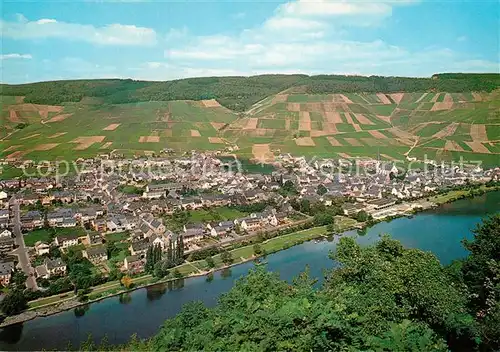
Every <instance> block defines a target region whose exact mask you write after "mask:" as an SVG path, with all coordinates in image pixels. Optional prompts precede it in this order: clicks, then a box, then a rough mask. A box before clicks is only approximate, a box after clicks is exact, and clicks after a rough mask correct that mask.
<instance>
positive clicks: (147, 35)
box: [0, 15, 157, 46]
mask: <svg viewBox="0 0 500 352" xmlns="http://www.w3.org/2000/svg"><path fill="white" fill-rule="evenodd" d="M0 30H1V32H2V36H3V37H7V38H13V39H44V38H61V39H67V40H75V41H76V40H77V41H86V42H90V43H94V44H100V45H124V46H125V45H137V46H147V45H154V44H156V41H157V39H156V32H155V31H154V30H153V29H151V28H146V27H137V26H134V25H124V24H119V23H113V24H109V25H106V26H103V27H95V26H92V25H85V24H79V23H68V22H59V21H57V20H55V19H47V18H43V19H39V20H37V21H29V20H27V19H26V18H25V17H24V16H23V15H18V20H17V21H16V22H8V21H3V20H2V21H0Z"/></svg>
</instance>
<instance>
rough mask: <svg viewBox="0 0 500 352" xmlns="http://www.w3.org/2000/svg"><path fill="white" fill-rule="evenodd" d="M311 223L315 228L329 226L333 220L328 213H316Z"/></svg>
mask: <svg viewBox="0 0 500 352" xmlns="http://www.w3.org/2000/svg"><path fill="white" fill-rule="evenodd" d="M313 222H314V225H315V226H324V225H330V224H333V223H334V222H335V218H334V217H333V215H331V214H329V213H316V214H315V215H314V219H313Z"/></svg>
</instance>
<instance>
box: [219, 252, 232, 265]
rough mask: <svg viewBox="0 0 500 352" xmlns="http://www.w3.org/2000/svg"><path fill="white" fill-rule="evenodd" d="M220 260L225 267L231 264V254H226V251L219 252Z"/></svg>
mask: <svg viewBox="0 0 500 352" xmlns="http://www.w3.org/2000/svg"><path fill="white" fill-rule="evenodd" d="M220 259H221V260H222V262H223V263H224V264H226V265H230V264H232V263H233V255H232V253H231V252H228V251H227V250H224V251H222V252H221V254H220Z"/></svg>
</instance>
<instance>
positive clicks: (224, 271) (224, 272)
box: [220, 268, 232, 279]
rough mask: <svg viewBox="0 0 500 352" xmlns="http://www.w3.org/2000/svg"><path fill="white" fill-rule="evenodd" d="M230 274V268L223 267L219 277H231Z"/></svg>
mask: <svg viewBox="0 0 500 352" xmlns="http://www.w3.org/2000/svg"><path fill="white" fill-rule="evenodd" d="M231 275H232V271H231V268H224V269H222V270H221V272H220V277H222V278H223V279H227V278H229V277H231Z"/></svg>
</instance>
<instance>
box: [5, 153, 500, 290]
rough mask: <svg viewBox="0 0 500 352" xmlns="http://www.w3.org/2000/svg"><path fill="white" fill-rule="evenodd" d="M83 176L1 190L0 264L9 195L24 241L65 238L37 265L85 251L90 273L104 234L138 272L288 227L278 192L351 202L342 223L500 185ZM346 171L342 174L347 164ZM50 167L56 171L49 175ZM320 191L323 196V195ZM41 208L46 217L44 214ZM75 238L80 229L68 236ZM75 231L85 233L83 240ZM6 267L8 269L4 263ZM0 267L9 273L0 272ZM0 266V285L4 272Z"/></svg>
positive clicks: (146, 171) (50, 268) (131, 168)
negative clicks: (128, 189)
mask: <svg viewBox="0 0 500 352" xmlns="http://www.w3.org/2000/svg"><path fill="white" fill-rule="evenodd" d="M77 162H78V163H79V165H80V168H81V169H82V170H83V172H81V173H79V174H77V175H68V176H65V177H58V178H56V177H53V178H52V177H41V178H36V177H32V178H28V179H22V180H18V179H13V180H2V181H0V255H5V254H7V253H9V252H10V251H12V249H13V248H14V245H15V244H14V239H13V238H12V234H11V232H10V230H9V228H10V226H11V223H12V222H11V221H10V220H11V219H10V215H9V207H8V200H7V199H8V197H9V196H11V195H15V197H16V199H17V200H18V201H19V203H20V204H21V207H22V208H23V209H24V210H23V213H22V216H21V227H22V229H23V231H25V232H29V231H32V230H34V229H38V228H42V227H52V228H55V229H56V233H57V229H58V228H60V229H65V231H63V232H64V233H65V234H64V235H57V236H56V237H55V238H54V241H53V243H42V242H39V243H37V244H36V245H35V246H34V248H32V249H31V250H32V251H33V254H34V256H47V254H49V252H50V248H51V246H55V247H58V248H59V249H61V250H66V249H67V248H69V247H72V246H75V245H82V244H83V245H84V249H83V250H82V255H83V256H84V257H85V258H88V260H89V261H91V262H92V263H93V264H95V265H101V264H103V265H104V264H105V263H106V261H107V260H108V254H107V251H106V249H105V248H106V247H105V246H104V245H103V242H104V241H105V238H106V235H107V234H109V233H121V232H127V233H128V234H129V237H128V239H127V240H126V241H127V243H128V244H129V247H128V249H129V251H130V256H128V257H127V258H126V259H125V260H124V262H123V267H122V269H123V270H125V271H129V272H139V271H141V270H142V268H143V264H144V255H145V253H146V251H147V249H148V248H149V246H151V245H159V246H161V247H162V248H163V249H164V250H166V249H167V248H168V246H169V244H170V243H172V242H174V243H176V241H177V238H178V236H179V235H182V238H183V243H184V245H185V246H186V249H187V250H188V251H189V250H191V249H197V248H201V247H203V245H204V242H205V240H206V239H207V238H208V239H216V240H217V241H221V242H223V241H224V240H225V239H227V238H231V237H235V236H238V234H240V233H251V232H256V231H260V230H265V229H266V228H273V227H276V226H280V225H283V224H286V223H287V222H288V221H290V214H291V209H290V207H289V206H287V204H288V201H289V198H290V197H292V196H290V195H288V196H287V195H283V194H284V193H283V192H279V191H280V190H281V189H282V188H283V187H284V185H285V184H287V183H292V184H293V187H294V189H295V191H296V195H294V196H293V197H296V198H298V199H307V200H309V201H310V202H311V203H313V202H322V203H324V204H325V206H329V205H331V204H332V203H333V202H334V200H335V198H338V197H346V198H349V199H351V200H352V202H351V203H348V204H345V205H344V209H343V210H344V214H345V215H346V216H354V215H356V214H357V213H358V212H359V211H361V210H365V211H368V212H369V213H373V214H375V213H376V212H380V211H382V210H383V209H386V208H389V207H391V206H394V205H395V204H396V203H397V202H401V201H405V200H411V199H415V198H420V197H423V196H425V195H426V194H429V193H431V192H433V191H436V190H438V189H442V188H444V187H448V186H456V185H461V184H464V183H466V182H474V181H477V182H486V181H489V180H491V179H497V180H498V179H499V178H500V169H499V168H497V169H492V170H486V171H485V170H482V169H481V168H477V167H470V168H466V169H459V168H456V167H451V166H436V165H435V167H434V169H439V171H440V172H438V173H436V172H432V173H430V172H424V171H423V170H409V171H406V172H405V173H404V174H402V173H401V171H400V170H399V169H398V168H397V167H396V166H395V165H394V164H392V163H390V162H380V161H379V160H373V159H366V160H358V165H357V166H361V169H362V170H363V172H362V173H359V172H356V173H354V172H343V173H342V172H333V171H334V170H339V169H342V168H345V167H346V166H349V163H350V162H349V161H346V160H333V159H332V160H315V161H313V162H309V161H308V160H306V159H305V158H304V157H294V156H291V155H288V154H287V155H280V156H279V158H278V163H279V164H277V165H276V168H275V171H273V172H272V173H270V174H264V173H263V174H259V173H255V174H253V173H243V172H240V170H238V169H236V170H232V171H230V172H228V171H227V170H228V168H227V167H224V166H225V163H227V162H223V161H221V160H220V159H219V158H217V157H214V156H212V155H209V154H196V153H193V154H192V155H191V156H190V157H182V158H176V159H171V158H143V159H123V158H120V159H112V158H109V157H104V158H95V159H86V160H83V159H81V160H78V161H77ZM346 163H347V164H346ZM54 167H56V165H54ZM123 186H134V187H135V188H136V189H141V190H142V193H140V194H138V193H133V194H127V193H124V192H121V191H120V189H122V187H123ZM319 190H321V191H319ZM271 199H272V200H273V201H274V203H275V204H279V205H283V206H277V207H276V208H271V207H269V208H266V209H265V210H264V211H262V212H260V213H254V214H250V215H249V216H246V217H243V218H238V219H231V220H228V221H214V222H209V223H195V224H188V225H186V226H184V228H183V229H181V230H180V231H178V232H177V233H173V232H171V231H169V230H168V229H167V226H166V225H165V223H164V222H163V220H162V217H163V216H165V215H168V214H173V213H175V212H177V211H179V210H197V209H207V208H216V207H221V206H229V205H248V204H252V203H259V202H266V201H269V200H271ZM40 206H41V207H45V209H50V210H48V211H42V210H41V209H40ZM72 228H75V229H76V228H78V229H79V230H78V231H77V230H75V233H74V234H72V233H71V231H69V230H71V229H72ZM81 228H83V229H85V230H84V231H83V232H82V231H81ZM9 263H10V262H9ZM3 264H5V265H3ZM3 264H2V263H0V279H1V280H2V282H5V280H7V281H8V278H7V277H5V278H4V276H3V273H4V272H5V273H6V272H8V271H9V265H10V264H7V263H3ZM35 271H36V274H37V276H38V277H44V278H48V277H51V276H54V275H64V274H65V273H66V271H67V268H66V266H65V264H64V263H63V262H62V261H60V260H57V259H50V258H46V259H45V260H44V262H43V264H41V265H39V266H37V267H36V268H35Z"/></svg>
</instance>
